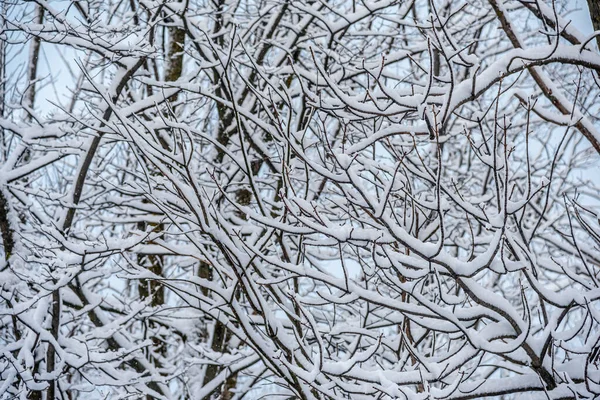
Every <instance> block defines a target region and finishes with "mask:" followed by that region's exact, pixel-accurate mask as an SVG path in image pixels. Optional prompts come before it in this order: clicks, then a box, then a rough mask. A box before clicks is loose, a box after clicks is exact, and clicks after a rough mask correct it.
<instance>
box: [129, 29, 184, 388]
mask: <svg viewBox="0 0 600 400" xmlns="http://www.w3.org/2000/svg"><path fill="white" fill-rule="evenodd" d="M168 40H169V42H168V46H167V51H168V54H167V57H168V59H167V63H166V69H165V81H170V82H172V81H176V80H177V79H179V78H180V77H181V73H182V71H183V53H184V42H185V31H184V30H183V29H180V28H177V27H170V28H168ZM176 101H177V94H174V95H173V96H171V97H170V98H169V102H171V103H174V102H176ZM156 135H157V138H158V141H159V142H160V143H161V145H162V146H163V147H164V148H165V149H168V147H169V144H168V143H166V142H165V141H164V140H161V138H160V136H159V133H158V132H156ZM151 173H152V172H151ZM148 227H152V231H153V232H157V233H160V232H162V231H164V229H165V226H164V224H156V223H152V222H148V221H143V222H140V223H139V224H138V228H139V229H141V230H146V228H148ZM154 243H155V242H154V241H150V242H149V244H154ZM138 263H139V264H140V265H142V266H144V267H145V268H147V269H148V270H149V271H151V272H152V273H153V274H154V275H158V276H161V275H162V274H163V269H164V257H163V256H162V255H159V254H144V255H138ZM138 290H139V294H140V298H141V299H146V298H149V297H151V301H150V304H151V306H152V307H160V306H162V305H164V303H165V288H164V286H163V285H161V284H160V282H158V281H156V280H152V279H141V280H140V282H139V286H138ZM149 327H150V329H152V330H154V329H156V328H157V327H156V326H155V325H154V324H152V323H151V324H150V325H149ZM151 339H152V342H153V348H154V352H155V353H156V354H157V355H158V357H163V356H165V355H166V346H165V344H164V343H163V340H162V339H161V338H159V337H157V336H152V338H151ZM148 360H149V361H151V362H153V363H154V364H155V365H156V366H160V361H159V360H158V359H157V358H156V357H153V356H152V355H150V354H149V355H148ZM152 398H153V397H152V396H150V395H148V396H147V399H149V400H150V399H152Z"/></svg>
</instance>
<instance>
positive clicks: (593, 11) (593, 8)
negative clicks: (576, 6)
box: [588, 0, 600, 49]
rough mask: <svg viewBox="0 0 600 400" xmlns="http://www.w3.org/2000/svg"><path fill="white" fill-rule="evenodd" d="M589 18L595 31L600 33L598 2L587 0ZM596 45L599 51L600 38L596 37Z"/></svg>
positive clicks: (599, 7)
mask: <svg viewBox="0 0 600 400" xmlns="http://www.w3.org/2000/svg"><path fill="white" fill-rule="evenodd" d="M588 6H589V8H590V18H591V19H592V25H593V26H594V30H595V31H600V0H588ZM596 43H597V44H598V49H600V36H596Z"/></svg>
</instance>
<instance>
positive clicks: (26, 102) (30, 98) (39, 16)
mask: <svg viewBox="0 0 600 400" xmlns="http://www.w3.org/2000/svg"><path fill="white" fill-rule="evenodd" d="M34 12H35V23H37V24H39V25H41V24H42V23H43V22H44V8H43V7H42V6H40V5H39V4H36V5H35V11H34ZM40 48H41V40H40V38H37V37H36V38H34V39H33V40H32V42H31V47H30V49H29V60H28V62H29V65H28V70H27V79H28V85H29V86H28V87H27V90H26V91H25V93H24V98H23V106H24V107H25V109H26V110H25V111H26V113H27V116H26V120H27V121H28V122H31V120H32V119H33V114H32V113H33V109H34V106H35V96H36V89H35V85H36V80H37V70H38V60H39V56H40ZM29 158H30V153H29V151H28V150H25V153H24V154H23V160H24V161H25V162H27V161H29ZM59 303H60V295H59V293H58V291H55V292H54V293H52V303H51V306H50V307H51V314H52V322H51V328H50V329H51V334H52V336H53V337H54V338H57V337H58V328H59V326H60V314H59V312H57V309H58V311H60V306H59ZM55 355H56V350H55V349H54V346H52V344H50V343H48V347H47V349H46V372H53V371H54V362H55V361H56V360H55V358H56V356H55ZM39 367H40V364H39V362H38V363H36V364H35V366H34V371H33V375H34V376H35V374H36V373H37V372H38V370H39ZM48 383H49V386H48V389H47V391H46V400H54V398H55V394H56V392H55V382H54V381H50V382H48ZM28 397H29V398H30V399H33V400H38V399H41V398H42V392H41V391H32V392H31V393H29V396H28Z"/></svg>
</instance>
